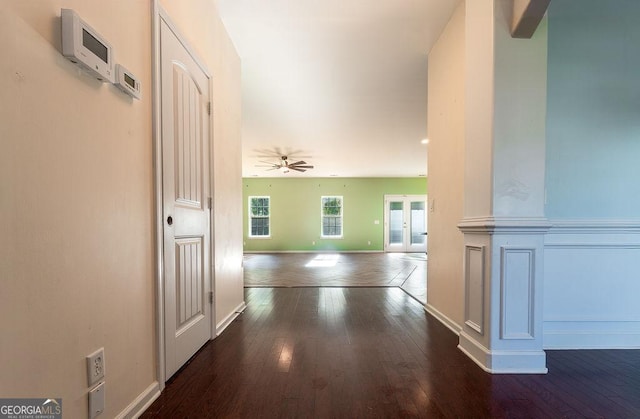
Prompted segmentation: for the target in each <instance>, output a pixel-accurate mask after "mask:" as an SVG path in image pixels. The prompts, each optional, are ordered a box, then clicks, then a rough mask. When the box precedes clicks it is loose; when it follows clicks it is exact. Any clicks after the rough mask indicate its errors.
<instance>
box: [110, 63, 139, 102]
mask: <svg viewBox="0 0 640 419" xmlns="http://www.w3.org/2000/svg"><path fill="white" fill-rule="evenodd" d="M113 84H115V85H116V86H118V87H119V88H120V90H122V91H123V92H125V93H127V94H129V95H131V96H133V97H134V98H136V99H140V98H141V97H142V93H141V91H140V81H139V80H138V78H137V77H136V76H134V75H133V73H132V72H130V71H129V70H127V69H126V68H124V67H123V66H122V65H120V64H116V81H115V82H114V83H113Z"/></svg>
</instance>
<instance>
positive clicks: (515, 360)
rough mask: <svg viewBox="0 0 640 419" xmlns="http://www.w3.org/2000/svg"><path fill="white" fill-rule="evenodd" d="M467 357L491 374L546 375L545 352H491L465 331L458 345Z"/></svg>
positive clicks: (461, 333) (461, 334)
mask: <svg viewBox="0 0 640 419" xmlns="http://www.w3.org/2000/svg"><path fill="white" fill-rule="evenodd" d="M458 349H460V350H461V351H462V352H463V353H464V354H465V355H467V356H468V357H469V358H471V360H472V361H473V362H475V363H476V364H478V366H479V367H480V368H482V369H483V370H484V371H486V372H489V373H491V374H546V373H547V372H548V370H547V367H546V364H547V354H545V352H544V351H543V350H498V351H490V350H489V349H487V348H486V347H484V346H483V345H481V344H480V343H478V342H477V341H476V340H475V339H473V338H472V337H471V336H469V335H467V334H466V333H465V332H464V331H462V332H460V344H459V345H458Z"/></svg>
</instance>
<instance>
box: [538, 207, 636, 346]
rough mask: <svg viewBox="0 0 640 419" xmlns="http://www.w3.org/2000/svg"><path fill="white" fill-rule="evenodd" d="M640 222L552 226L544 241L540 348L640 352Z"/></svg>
mask: <svg viewBox="0 0 640 419" xmlns="http://www.w3.org/2000/svg"><path fill="white" fill-rule="evenodd" d="M639 226H640V222H638V221H636V222H635V223H634V222H629V221H627V222H621V221H610V222H603V221H601V220H598V221H594V222H589V221H582V222H578V221H564V222H555V223H554V227H553V228H552V229H551V230H550V231H549V233H548V234H547V236H546V238H545V250H544V325H543V330H544V347H545V348H546V349H582V348H585V349H586V348H602V349H605V348H610V349H615V348H640V309H639V307H640V302H639V298H638V296H639V295H640V262H639V261H640V229H639V228H638V227H639Z"/></svg>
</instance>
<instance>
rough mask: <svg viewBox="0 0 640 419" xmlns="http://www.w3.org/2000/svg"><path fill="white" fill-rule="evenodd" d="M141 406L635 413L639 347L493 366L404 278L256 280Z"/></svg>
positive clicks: (485, 414) (166, 414) (292, 411)
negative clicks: (522, 368)
mask: <svg viewBox="0 0 640 419" xmlns="http://www.w3.org/2000/svg"><path fill="white" fill-rule="evenodd" d="M245 291H246V302H247V309H246V310H245V312H244V313H243V314H242V315H241V316H240V317H239V318H238V319H237V320H236V321H234V322H233V323H232V324H231V325H230V326H229V327H228V328H227V330H226V331H225V332H224V333H223V334H222V335H221V336H219V337H218V338H216V339H215V340H214V341H211V342H209V343H208V344H207V345H205V346H204V347H203V348H202V349H201V350H200V351H199V352H198V353H197V354H196V355H195V356H194V357H193V358H192V360H191V361H190V362H189V363H188V364H187V365H186V366H185V367H184V368H183V369H182V370H181V371H179V372H178V373H177V374H176V375H175V376H174V377H173V378H172V379H171V380H170V382H169V383H168V384H167V387H166V388H165V390H164V391H163V393H162V395H161V396H160V397H159V398H158V400H156V401H155V402H154V403H153V404H152V405H151V406H150V408H149V409H148V410H147V412H146V413H145V414H144V415H143V416H142V417H143V418H289V417H290V418H312V417H319V418H400V417H425V418H585V417H589V418H595V417H607V418H638V417H640V352H639V351H631V350H620V351H548V352H547V355H548V367H549V373H548V374H546V375H490V374H487V373H485V372H484V371H482V370H481V369H480V368H479V367H478V366H476V365H475V364H474V363H473V362H472V361H471V360H469V359H468V358H467V357H466V356H464V355H463V354H462V353H461V352H460V351H459V350H458V349H457V348H456V346H457V343H458V338H457V336H456V335H455V334H453V333H452V332H451V331H449V330H448V329H446V328H445V327H444V326H443V325H442V324H440V323H439V322H438V321H437V320H436V319H434V318H433V317H431V316H430V315H428V314H427V313H426V312H425V311H424V309H423V307H422V306H421V305H420V304H419V303H418V302H416V301H415V300H414V299H413V298H411V297H409V296H408V295H407V294H406V293H404V292H403V291H402V290H400V289H399V288H311V287H302V288H248V289H246V290H245Z"/></svg>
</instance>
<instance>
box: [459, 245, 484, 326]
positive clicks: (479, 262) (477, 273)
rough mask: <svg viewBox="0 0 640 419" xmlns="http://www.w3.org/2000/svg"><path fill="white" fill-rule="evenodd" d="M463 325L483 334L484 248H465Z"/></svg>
mask: <svg viewBox="0 0 640 419" xmlns="http://www.w3.org/2000/svg"><path fill="white" fill-rule="evenodd" d="M464 277H465V324H466V325H467V326H469V327H470V328H471V329H473V330H475V331H476V332H478V333H480V334H481V335H482V334H484V285H485V284H484V282H485V273H484V246H469V245H466V246H465V273H464Z"/></svg>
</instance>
